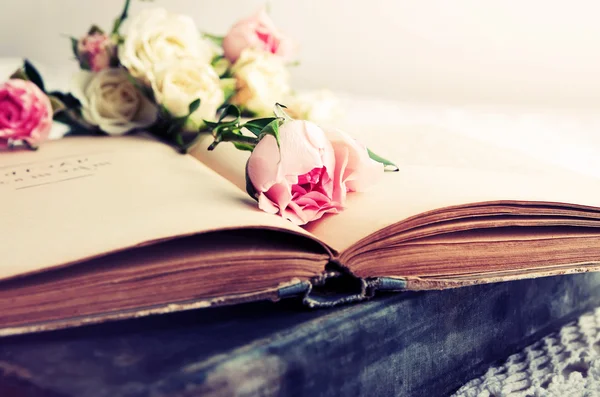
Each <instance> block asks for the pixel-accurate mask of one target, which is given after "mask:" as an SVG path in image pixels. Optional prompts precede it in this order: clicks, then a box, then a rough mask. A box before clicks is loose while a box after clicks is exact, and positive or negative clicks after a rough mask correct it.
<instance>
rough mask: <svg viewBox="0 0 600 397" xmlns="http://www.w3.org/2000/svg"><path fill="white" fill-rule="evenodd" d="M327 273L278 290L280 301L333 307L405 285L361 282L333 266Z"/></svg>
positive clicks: (390, 280) (398, 280)
mask: <svg viewBox="0 0 600 397" xmlns="http://www.w3.org/2000/svg"><path fill="white" fill-rule="evenodd" d="M328 268H329V269H328V270H326V271H325V272H324V273H322V274H321V275H319V276H317V277H313V278H312V279H311V280H308V281H301V282H299V283H297V284H293V285H289V286H286V287H283V288H280V289H279V291H278V296H279V298H280V299H285V298H292V297H299V296H301V297H302V303H303V304H304V305H306V306H307V307H310V308H326V307H334V306H338V305H341V304H346V303H354V302H362V301H365V300H368V299H370V298H372V297H373V296H375V293H376V292H378V291H402V290H405V289H406V285H407V282H406V280H404V279H402V278H391V277H374V278H360V277H357V276H355V275H354V274H352V273H351V272H350V271H348V270H347V269H345V268H342V267H341V266H339V265H337V264H335V263H332V264H330V265H328Z"/></svg>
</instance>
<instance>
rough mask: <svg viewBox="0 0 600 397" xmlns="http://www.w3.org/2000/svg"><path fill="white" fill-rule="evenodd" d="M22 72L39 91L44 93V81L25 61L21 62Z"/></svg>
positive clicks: (29, 63) (33, 67)
mask: <svg viewBox="0 0 600 397" xmlns="http://www.w3.org/2000/svg"><path fill="white" fill-rule="evenodd" d="M23 70H24V71H25V75H27V78H28V79H29V80H30V81H31V82H32V83H33V84H35V85H37V86H38V87H39V88H40V90H42V91H43V92H46V88H45V87H44V80H43V79H42V76H41V75H40V72H38V71H37V69H36V68H35V66H33V65H32V64H31V62H29V61H28V60H27V59H25V61H24V62H23Z"/></svg>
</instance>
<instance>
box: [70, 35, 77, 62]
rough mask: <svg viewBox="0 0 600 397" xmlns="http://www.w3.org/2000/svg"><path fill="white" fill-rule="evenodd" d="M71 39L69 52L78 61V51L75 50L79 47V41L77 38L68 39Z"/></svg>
mask: <svg viewBox="0 0 600 397" xmlns="http://www.w3.org/2000/svg"><path fill="white" fill-rule="evenodd" d="M70 39H71V51H73V55H75V58H77V59H79V51H78V50H77V48H78V47H79V40H77V38H75V37H70Z"/></svg>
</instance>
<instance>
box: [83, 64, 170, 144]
mask: <svg viewBox="0 0 600 397" xmlns="http://www.w3.org/2000/svg"><path fill="white" fill-rule="evenodd" d="M72 93H73V95H74V96H75V97H76V98H77V99H78V100H79V102H81V111H82V116H83V118H84V119H85V121H87V122H88V123H90V124H92V125H94V126H97V127H99V128H100V129H101V130H102V131H104V132H106V133H107V134H110V135H123V134H125V133H126V132H128V131H131V130H133V129H137V128H145V127H148V126H150V125H152V124H154V122H155V121H156V118H157V114H158V112H157V109H156V106H155V105H154V103H152V102H151V101H150V100H149V99H148V98H146V97H145V96H144V95H142V93H141V92H140V91H139V90H138V89H137V88H136V87H135V86H134V85H133V83H132V82H131V80H130V77H129V75H128V73H127V71H126V70H124V69H104V70H102V71H100V72H97V73H92V72H88V71H86V70H81V71H79V72H78V74H76V75H75V79H74V84H73V90H72Z"/></svg>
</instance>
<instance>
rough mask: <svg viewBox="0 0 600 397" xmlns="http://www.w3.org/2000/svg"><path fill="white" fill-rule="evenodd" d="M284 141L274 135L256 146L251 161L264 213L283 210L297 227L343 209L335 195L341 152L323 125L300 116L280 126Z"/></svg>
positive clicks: (250, 164)
mask: <svg viewBox="0 0 600 397" xmlns="http://www.w3.org/2000/svg"><path fill="white" fill-rule="evenodd" d="M279 136H280V145H281V147H280V148H278V147H277V142H276V140H275V138H274V137H272V136H270V135H268V136H266V137H264V138H263V139H261V141H260V142H259V143H258V144H257V145H256V147H255V149H254V151H253V152H252V155H251V156H250V159H249V160H248V167H247V172H248V178H249V179H250V181H251V183H252V185H253V187H254V189H255V190H256V193H257V198H258V206H259V208H260V209H262V210H263V211H266V212H269V213H272V214H279V215H280V216H282V217H283V218H286V219H289V220H290V221H292V222H293V223H295V224H297V225H304V224H306V223H308V222H311V221H314V220H317V219H319V218H321V217H322V216H323V215H324V214H326V213H337V212H339V211H340V210H341V209H342V208H343V203H342V202H337V201H335V199H334V197H341V196H342V195H341V194H340V193H339V192H338V191H337V189H339V188H340V184H335V183H334V178H335V177H334V170H335V154H334V151H333V147H332V146H331V143H330V142H329V140H328V139H327V137H326V136H325V133H324V131H323V130H322V129H321V128H319V127H318V126H317V125H315V124H313V123H311V122H308V121H301V120H295V121H290V122H287V123H285V124H283V125H282V126H281V127H280V129H279Z"/></svg>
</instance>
